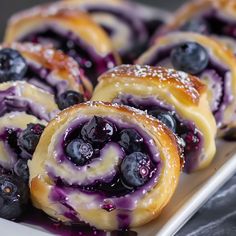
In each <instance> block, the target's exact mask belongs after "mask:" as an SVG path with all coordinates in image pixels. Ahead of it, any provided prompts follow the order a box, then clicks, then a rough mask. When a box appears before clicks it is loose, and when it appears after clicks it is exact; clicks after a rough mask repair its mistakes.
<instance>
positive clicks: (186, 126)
mask: <svg viewBox="0 0 236 236" xmlns="http://www.w3.org/2000/svg"><path fill="white" fill-rule="evenodd" d="M113 102H115V103H118V104H123V105H127V106H131V107H135V108H137V109H140V110H144V111H147V113H148V114H150V115H152V116H154V117H156V118H157V119H159V120H160V121H162V122H163V123H164V124H165V125H166V126H167V127H168V128H170V129H171V130H172V131H174V132H175V133H176V134H177V135H178V137H180V138H182V140H183V141H184V142H183V144H182V145H183V150H184V158H185V167H184V168H185V171H186V172H191V171H192V170H193V169H194V168H195V167H196V166H197V165H198V162H199V158H200V156H201V153H202V145H203V136H202V133H201V132H200V131H199V130H198V129H197V128H196V126H195V125H194V124H193V122H190V121H186V120H183V119H182V118H181V117H180V116H179V115H178V114H177V113H176V111H175V109H174V108H173V107H171V106H169V105H167V104H165V103H164V102H163V101H159V100H158V99H155V98H151V97H147V98H141V97H136V96H133V95H125V94H123V95H120V96H119V97H118V98H116V99H115V100H113Z"/></svg>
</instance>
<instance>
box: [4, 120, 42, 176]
mask: <svg viewBox="0 0 236 236" xmlns="http://www.w3.org/2000/svg"><path fill="white" fill-rule="evenodd" d="M44 128H45V127H44V126H43V125H41V124H28V125H27V128H26V129H25V130H21V129H19V128H9V127H8V128H4V129H2V130H1V132H0V141H1V142H3V143H4V148H5V149H6V151H7V152H8V153H9V158H10V159H9V160H8V161H7V163H1V162H0V165H1V166H2V167H3V168H4V169H7V170H11V169H14V171H13V172H15V173H16V175H17V176H19V177H22V178H23V179H26V176H25V175H22V176H21V174H20V173H21V172H22V169H21V170H19V168H18V167H19V166H21V167H22V166H23V164H24V163H23V162H20V163H18V162H19V160H21V161H25V162H26V161H27V160H29V159H31V158H32V155H33V153H34V151H35V149H36V147H37V145H38V142H39V139H40V137H41V135H42V133H43V130H44ZM26 165H27V164H26ZM27 171H28V170H27Z"/></svg>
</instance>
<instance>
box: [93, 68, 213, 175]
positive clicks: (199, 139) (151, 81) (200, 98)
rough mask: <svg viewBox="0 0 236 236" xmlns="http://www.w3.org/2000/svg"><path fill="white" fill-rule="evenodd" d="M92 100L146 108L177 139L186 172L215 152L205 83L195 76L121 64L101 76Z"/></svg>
mask: <svg viewBox="0 0 236 236" xmlns="http://www.w3.org/2000/svg"><path fill="white" fill-rule="evenodd" d="M92 100H94V101H104V102H113V103H118V104H123V105H127V106H131V107H134V108H137V109H140V110H144V111H146V112H147V113H148V114H150V115H152V116H154V117H156V118H157V119H159V120H161V121H162V122H163V123H165V125H166V126H168V127H169V128H170V129H171V130H172V131H173V132H175V133H176V134H177V136H178V137H179V138H180V140H179V141H180V144H181V146H182V147H183V149H184V159H185V167H184V168H185V171H186V172H192V171H194V170H197V169H202V168H204V167H206V166H208V165H209V163H210V162H211V160H212V159H213V157H214V154H215V140H214V137H215V133H216V124H215V120H214V117H213V116H212V113H211V111H210V107H209V104H208V101H207V92H206V86H205V85H204V84H203V83H202V82H201V81H200V80H198V79H197V78H196V77H193V76H189V75H188V74H186V73H184V72H177V71H174V70H173V69H164V68H162V67H150V66H138V65H137V66H132V65H123V66H120V67H117V68H115V69H113V70H111V71H109V72H107V73H105V74H103V75H102V76H101V77H100V82H99V84H98V86H97V87H96V89H95V92H94V94H93V97H92Z"/></svg>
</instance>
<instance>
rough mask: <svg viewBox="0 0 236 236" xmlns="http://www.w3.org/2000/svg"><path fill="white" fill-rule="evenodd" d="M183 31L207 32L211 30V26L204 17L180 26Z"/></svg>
mask: <svg viewBox="0 0 236 236" xmlns="http://www.w3.org/2000/svg"><path fill="white" fill-rule="evenodd" d="M180 30H181V31H187V32H196V33H202V34H206V33H208V32H209V26H208V24H207V22H206V21H205V20H204V19H201V18H196V19H191V20H189V21H187V22H185V24H183V25H182V26H181V27H180Z"/></svg>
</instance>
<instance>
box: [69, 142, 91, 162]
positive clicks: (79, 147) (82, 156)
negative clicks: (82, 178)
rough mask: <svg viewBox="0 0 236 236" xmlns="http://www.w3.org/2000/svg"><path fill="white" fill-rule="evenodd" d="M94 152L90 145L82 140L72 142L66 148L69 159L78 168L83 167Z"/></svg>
mask: <svg viewBox="0 0 236 236" xmlns="http://www.w3.org/2000/svg"><path fill="white" fill-rule="evenodd" d="M93 153H94V150H93V147H92V145H91V144H90V143H85V142H84V141H83V140H82V139H74V140H72V141H71V142H70V143H69V144H68V145H67V147H66V154H67V155H68V157H69V159H70V160H71V161H72V162H73V163H74V164H76V165H78V166H83V165H85V164H86V162H87V161H88V160H89V159H90V158H91V157H92V156H93Z"/></svg>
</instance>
